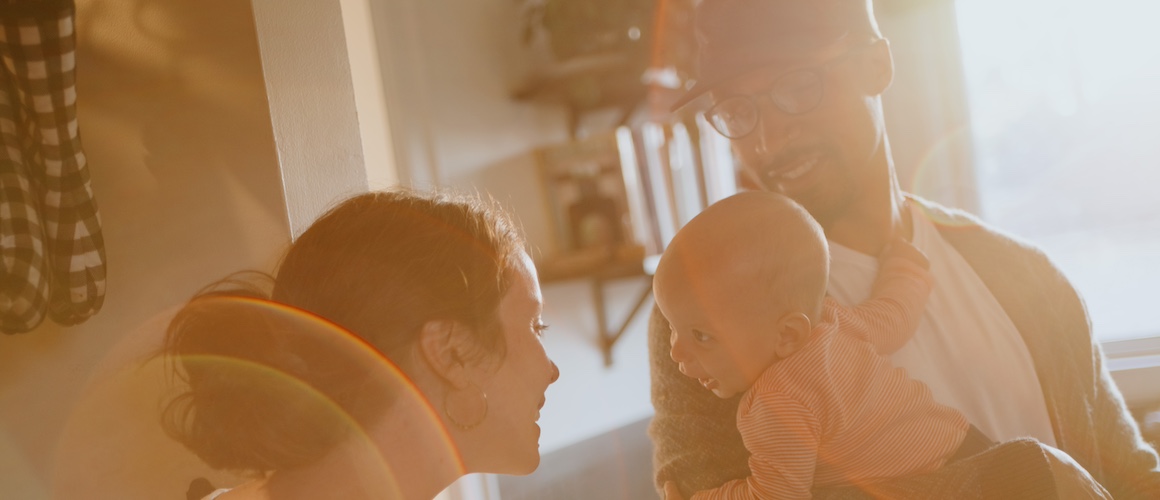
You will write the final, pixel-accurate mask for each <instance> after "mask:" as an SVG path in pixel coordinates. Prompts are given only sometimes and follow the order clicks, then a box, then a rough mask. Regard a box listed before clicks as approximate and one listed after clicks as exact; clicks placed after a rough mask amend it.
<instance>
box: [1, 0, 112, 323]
mask: <svg viewBox="0 0 1160 500" xmlns="http://www.w3.org/2000/svg"><path fill="white" fill-rule="evenodd" d="M74 13H75V9H74V7H73V4H72V2H71V1H59V0H40V1H37V0H0V24H2V26H0V28H2V29H0V62H2V63H3V64H2V67H0V142H2V143H3V144H2V147H0V330H2V331H3V332H4V333H21V332H27V331H29V330H32V329H33V328H35V327H36V326H37V325H39V324H40V322H41V321H43V320H44V318H45V316H46V315H47V316H49V317H51V318H52V320H53V321H56V322H57V323H60V324H63V325H73V324H77V323H80V322H82V321H84V320H86V319H88V318H89V317H91V316H92V315H93V314H96V312H97V311H99V310H100V308H101V305H102V303H103V301H104V295H105V248H104V239H103V238H102V236H101V225H100V217H99V215H98V213H97V205H96V202H95V201H94V200H93V191H92V187H91V186H90V183H89V173H88V170H87V169H86V161H85V155H84V151H83V150H82V149H81V142H80V136H79V134H78V132H77V119H76V33H75V31H74Z"/></svg>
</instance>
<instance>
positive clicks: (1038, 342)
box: [649, 0, 1160, 499]
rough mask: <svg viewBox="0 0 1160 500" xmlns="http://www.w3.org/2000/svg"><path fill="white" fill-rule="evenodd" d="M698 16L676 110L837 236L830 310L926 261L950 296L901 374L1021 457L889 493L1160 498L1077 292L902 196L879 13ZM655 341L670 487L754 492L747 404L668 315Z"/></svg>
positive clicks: (659, 472) (853, 5) (659, 450)
mask: <svg viewBox="0 0 1160 500" xmlns="http://www.w3.org/2000/svg"><path fill="white" fill-rule="evenodd" d="M696 16H697V19H696V22H697V32H698V37H699V44H700V61H699V63H700V65H699V70H698V79H697V83H696V85H695V86H694V87H693V88H692V89H691V90H690V91H689V93H688V94H687V95H686V96H685V97H684V98H683V99H682V100H681V101H680V102H679V103H678V106H682V105H685V104H687V103H688V102H690V101H692V100H694V99H700V98H707V100H708V101H711V102H710V104H709V107H708V108H707V110H706V118H707V119H708V120H709V121H710V123H711V124H712V125H713V126H714V128H716V129H717V130H718V131H719V132H721V133H722V134H723V135H725V136H726V137H728V138H730V140H731V142H732V146H733V149H734V152H735V154H736V156H737V157H738V158H739V160H740V161H741V163H742V166H743V170H744V173H745V175H746V176H747V177H748V179H749V180H750V181H751V182H753V183H755V184H759V185H760V186H761V187H763V188H765V189H770V190H776V191H779V192H781V193H783V194H785V195H787V196H789V197H791V198H793V199H794V200H796V201H797V202H799V203H800V204H802V205H803V206H804V207H805V208H806V209H807V210H809V211H810V213H811V214H812V215H813V216H814V218H815V219H817V221H818V222H819V223H820V224H821V225H822V227H823V228H824V229H825V232H826V236H827V238H828V239H829V240H830V247H831V252H832V253H833V256H832V269H831V280H830V283H829V287H828V292H829V293H830V294H831V295H832V296H833V297H834V298H836V299H837V300H838V301H839V302H842V303H844V304H845V305H853V304H856V303H858V302H860V301H862V300H864V299H865V298H866V297H867V296H868V294H869V288H870V284H871V283H872V281H873V278H874V275H875V274H876V271H877V268H876V263H875V259H874V257H873V256H876V255H878V254H879V253H880V252H881V251H882V249H883V247H884V246H885V245H886V243H887V242H888V241H890V239H891V238H893V237H895V236H896V235H901V236H902V237H904V238H906V239H908V240H911V241H913V243H914V244H915V246H917V247H919V248H920V249H921V250H923V251H924V252H925V253H926V254H927V256H928V258H929V259H930V261H931V271H932V273H933V275H934V278H935V282H936V287H935V291H934V293H933V294H932V296H931V300H930V302H929V304H928V306H927V309H926V312H925V315H924V318H923V321H922V323H921V325H920V328H919V330H918V332H917V333H916V334H915V336H914V339H913V340H912V341H911V342H910V343H908V344H907V345H906V346H904V347H903V348H902V349H901V350H899V352H898V353H897V354H895V355H894V356H893V357H892V360H893V361H894V363H895V364H896V365H898V366H901V367H903V368H905V369H906V370H907V371H908V373H909V374H910V375H911V376H912V377H914V378H917V379H919V380H921V381H922V382H924V383H926V384H927V385H928V386H929V387H930V388H931V390H932V391H933V393H934V395H935V398H936V400H938V401H939V402H941V403H943V404H946V405H948V406H952V407H954V408H956V409H958V410H959V411H961V412H963V413H964V414H965V415H966V416H967V418H968V420H969V421H970V422H971V423H972V424H974V425H976V426H978V427H979V428H980V429H981V430H982V431H983V432H984V433H985V434H987V435H988V436H989V437H990V438H992V439H994V440H996V441H1000V442H1007V443H1009V445H1001V446H999V447H997V448H994V449H992V450H991V451H989V452H987V453H985V454H983V455H984V456H979V457H974V458H972V459H970V460H965V461H962V462H959V463H956V464H952V465H949V466H947V467H945V468H944V470H943V471H940V472H936V473H934V474H931V475H928V476H925V477H922V478H902V479H898V480H893V481H892V482H890V483H891V484H890V485H888V486H891V487H894V489H893V490H891V489H889V488H887V489H886V490H880V491H879V492H880V493H881V492H882V491H893V492H894V493H895V494H897V495H904V494H907V493H908V494H911V495H914V496H925V497H930V496H931V494H932V492H934V491H939V492H941V493H939V495H938V496H939V497H942V496H954V495H957V496H963V497H968V496H971V495H974V496H975V497H978V498H985V497H988V496H992V497H993V496H995V495H1003V496H1004V497H1015V496H1016V495H1019V497H1023V496H1022V495H1032V494H1037V495H1038V494H1045V495H1046V494H1047V492H1048V490H1051V492H1052V493H1051V494H1059V495H1064V494H1066V492H1065V491H1063V490H1065V489H1067V488H1068V487H1069V486H1068V484H1069V482H1070V486H1071V487H1074V490H1072V491H1073V492H1079V491H1089V492H1090V494H1091V495H1092V496H1093V497H1095V498H1098V497H1099V496H1100V495H1103V494H1105V493H1104V492H1102V491H1101V490H1100V487H1099V486H1098V485H1094V483H1093V480H1094V482H1098V483H1099V485H1102V486H1103V488H1106V490H1107V492H1106V493H1110V495H1111V496H1113V497H1115V498H1117V499H1124V498H1160V460H1158V458H1157V455H1156V452H1155V451H1154V450H1153V449H1152V448H1151V447H1149V446H1148V445H1147V444H1146V443H1145V442H1144V441H1143V440H1142V439H1141V437H1140V432H1139V429H1138V428H1137V426H1136V424H1135V423H1134V421H1133V420H1132V419H1131V417H1130V415H1129V414H1128V412H1127V409H1126V407H1125V405H1124V402H1123V399H1122V397H1121V396H1120V393H1119V391H1118V390H1117V389H1116V387H1115V384H1114V383H1113V382H1112V379H1111V377H1110V376H1109V374H1108V372H1107V369H1106V368H1105V367H1104V364H1103V356H1102V353H1101V352H1100V349H1099V345H1098V344H1096V343H1094V341H1093V339H1092V337H1091V331H1090V323H1089V321H1088V317H1087V313H1086V311H1085V309H1084V305H1083V302H1082V300H1081V299H1080V298H1079V296H1078V295H1077V294H1076V292H1075V290H1074V289H1073V288H1072V287H1071V285H1070V284H1069V283H1068V282H1067V280H1066V279H1065V278H1064V277H1063V276H1062V275H1061V274H1060V273H1059V271H1058V270H1057V269H1056V268H1055V267H1054V266H1053V265H1052V264H1051V263H1050V262H1049V261H1048V260H1047V259H1046V257H1045V256H1044V255H1043V254H1042V253H1041V252H1039V251H1038V250H1036V249H1034V248H1032V247H1029V246H1027V245H1025V244H1023V243H1020V242H1018V241H1015V240H1013V239H1011V238H1010V237H1008V236H1005V235H1003V234H1000V233H998V232H997V231H995V230H994V229H993V228H990V227H988V226H986V225H983V224H981V223H980V222H979V221H977V220H976V219H974V218H972V217H970V216H968V215H966V214H964V213H961V212H957V211H952V210H947V209H945V208H942V207H940V206H938V205H935V204H933V203H930V202H928V201H925V200H921V199H918V198H915V197H912V196H909V195H907V194H905V193H903V192H902V190H901V188H900V187H899V184H898V180H897V178H896V177H895V172H894V166H893V159H892V158H891V154H890V146H889V141H888V139H887V136H886V128H885V123H884V120H883V115H882V103H881V98H880V96H881V94H882V92H883V91H885V90H886V88H887V87H888V86H889V85H890V83H891V80H892V78H893V62H892V59H891V53H890V45H889V43H888V41H886V40H885V39H883V38H882V37H881V35H880V33H879V31H878V27H877V24H876V21H875V19H874V14H873V11H872V8H871V5H870V0H702V1H701V4H700V5H699V6H698V9H697V13H696ZM649 330H650V331H649V337H650V340H649V343H650V359H651V365H652V366H651V371H652V390H653V405H654V406H655V408H656V417H655V418H654V420H653V423H652V426H651V428H650V434H651V435H652V437H653V440H654V442H655V444H656V452H655V457H654V458H655V466H656V480H657V485H658V488H660V487H662V486H663V485H664V484H665V483H666V482H669V481H672V482H674V483H675V484H676V486H677V487H678V488H679V489H680V490H681V492H682V493H683V494H684V495H686V496H688V495H690V494H692V493H694V492H696V491H698V490H702V489H707V488H712V487H715V486H719V485H720V484H722V483H724V482H726V481H728V480H731V479H736V478H740V477H744V476H746V475H748V474H749V468H748V464H747V462H746V460H747V459H748V455H747V453H746V452H745V449H744V447H743V446H742V443H741V441H740V436H739V434H738V433H737V430H736V427H735V421H734V419H735V416H736V410H737V403H738V400H737V398H734V399H732V400H717V398H716V397H715V396H713V395H712V394H711V393H709V391H706V390H704V389H703V388H702V387H701V386H700V385H698V383H697V382H696V381H695V380H691V379H689V378H687V377H683V376H681V374H680V373H679V369H680V367H679V366H678V365H677V363H675V362H673V360H672V359H671V357H670V349H672V348H673V346H671V345H670V342H669V339H670V331H669V326H668V324H667V322H666V321H665V320H664V318H663V317H662V316H661V315H660V313H659V312H658V311H656V310H654V312H653V318H652V321H651V322H650V326H649ZM1024 437H1030V438H1034V440H1035V441H1029V440H1026V439H1023V440H1017V438H1024ZM1040 443H1042V445H1041V444H1040ZM1043 445H1049V446H1043ZM1056 449H1058V450H1062V451H1063V452H1065V454H1064V453H1059V452H1058V451H1057V450H1056ZM1029 457H1030V458H1029ZM1073 459H1074V460H1073ZM1029 464H1031V465H1029ZM1077 464H1078V465H1077ZM1065 469H1066V470H1065ZM1085 471H1086V472H1085ZM1038 472H1043V474H1038ZM1089 473H1090V475H1089ZM1042 477H1049V478H1050V477H1054V483H1052V484H1049V483H1051V481H1048V482H1047V483H1040V482H1038V481H1039V479H1042ZM1089 483H1090V484H1089ZM1020 488H1022V489H1020ZM815 494H816V495H817V496H818V497H821V498H838V497H841V498H860V497H861V496H860V495H864V493H863V492H859V491H855V490H845V491H829V492H826V491H818V492H815ZM1084 498H1086V497H1084Z"/></svg>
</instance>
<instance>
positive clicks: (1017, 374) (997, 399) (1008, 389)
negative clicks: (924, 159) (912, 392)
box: [828, 204, 1055, 446]
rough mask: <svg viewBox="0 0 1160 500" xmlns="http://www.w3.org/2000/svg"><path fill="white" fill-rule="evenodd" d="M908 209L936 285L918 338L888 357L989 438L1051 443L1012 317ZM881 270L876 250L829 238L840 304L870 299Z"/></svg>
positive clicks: (834, 288)
mask: <svg viewBox="0 0 1160 500" xmlns="http://www.w3.org/2000/svg"><path fill="white" fill-rule="evenodd" d="M911 205H912V206H913V204H911ZM909 215H910V217H911V219H912V220H913V221H914V239H913V243H914V245H915V246H916V247H918V249H919V250H922V251H923V253H925V254H926V256H927V258H928V259H929V260H930V264H931V265H930V271H931V274H932V275H933V276H934V282H935V285H934V290H933V291H932V292H931V295H930V299H929V300H928V301H927V305H926V310H925V311H924V312H923V316H922V320H921V322H920V323H919V327H918V331H917V332H916V333H915V334H914V338H912V339H911V340H910V342H907V343H906V345H904V346H902V348H901V349H899V350H898V351H897V352H895V353H894V354H893V355H892V356H891V360H892V361H893V362H894V364H895V366H899V367H902V368H904V369H906V371H907V373H908V374H909V375H910V376H911V377H912V378H915V379H917V380H920V381H922V382H924V383H926V385H927V386H928V387H930V390H931V392H933V393H934V398H935V400H936V401H938V402H940V403H942V404H945V405H947V406H950V407H952V408H955V409H957V410H959V411H961V412H962V413H963V414H964V415H966V417H967V421H969V422H970V423H972V424H974V425H975V426H976V427H978V428H979V430H981V431H982V432H983V433H984V434H986V435H987V436H988V437H990V438H991V439H993V440H995V441H1008V440H1011V439H1015V438H1019V437H1033V438H1035V439H1037V440H1039V441H1041V442H1043V443H1045V444H1048V445H1052V446H1054V445H1055V434H1054V431H1053V430H1052V427H1051V419H1050V417H1049V416H1048V414H1047V404H1046V403H1045V401H1044V399H1043V390H1042V388H1041V387H1040V385H1039V378H1038V377H1037V376H1036V374H1035V367H1034V364H1033V362H1032V360H1031V355H1030V353H1028V351H1027V346H1026V344H1024V343H1023V338H1022V337H1021V336H1020V335H1019V331H1018V330H1016V329H1015V325H1014V324H1013V323H1012V322H1011V318H1009V317H1008V316H1007V313H1006V312H1005V311H1004V310H1003V307H1002V306H1001V305H1000V304H999V302H998V301H997V300H995V297H994V296H993V295H992V294H991V291H990V290H988V289H987V287H986V285H984V284H983V281H982V280H981V279H979V276H978V275H977V274H975V271H974V270H973V269H971V267H970V266H969V265H968V264H967V262H966V261H965V260H963V258H962V256H961V255H959V253H958V251H956V250H955V249H954V247H952V246H951V245H950V244H949V243H947V242H946V241H944V240H943V239H942V236H941V235H940V234H939V232H938V229H937V228H936V227H935V226H934V224H933V223H932V222H930V221H929V220H927V218H926V217H925V216H924V215H923V214H922V212H921V211H919V210H918V209H916V208H912V209H911V210H910V211H909ZM877 274H878V261H877V259H876V258H875V257H873V256H869V255H865V254H862V253H858V252H856V251H854V250H851V249H849V248H846V247H843V246H841V245H838V244H835V243H833V242H830V283H829V289H828V292H829V294H830V295H831V296H832V297H833V298H834V299H835V300H837V301H838V302H839V303H841V304H843V305H846V306H853V305H857V304H858V303H859V302H862V301H864V300H866V299H867V298H869V297H870V288H871V286H872V285H873V283H874V278H875V277H876V276H877Z"/></svg>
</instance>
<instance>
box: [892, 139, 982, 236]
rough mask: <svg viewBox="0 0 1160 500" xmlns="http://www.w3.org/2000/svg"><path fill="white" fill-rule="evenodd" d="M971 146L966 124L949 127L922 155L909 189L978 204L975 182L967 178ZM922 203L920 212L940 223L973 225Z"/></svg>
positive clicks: (942, 199) (962, 203) (939, 198)
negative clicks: (930, 208)
mask: <svg viewBox="0 0 1160 500" xmlns="http://www.w3.org/2000/svg"><path fill="white" fill-rule="evenodd" d="M971 148H972V143H971V134H970V130H969V129H968V128H967V127H966V126H958V127H955V128H953V129H951V130H949V131H947V132H946V133H945V134H943V135H942V137H940V138H939V139H938V140H936V141H934V142H932V143H931V145H930V147H928V148H927V149H926V151H925V152H923V154H922V155H921V156H920V157H919V160H918V163H917V165H916V166H915V170H914V175H913V176H912V177H911V182H910V188H909V189H908V191H909V192H911V193H914V194H917V195H919V196H922V197H924V198H929V199H933V200H936V201H940V202H944V203H946V204H948V205H949V206H975V205H976V204H977V199H976V198H977V194H976V193H975V191H974V188H973V187H971V186H974V182H973V180H971V179H970V178H965V176H970V175H971V173H970V169H969V168H967V166H966V164H967V163H968V162H969V161H970V158H971V155H970V151H971ZM919 207H920V209H921V210H920V211H919V212H920V213H921V214H922V215H923V216H924V217H926V218H927V219H928V220H930V221H931V222H933V223H934V224H936V225H938V226H944V227H959V228H963V227H971V226H974V224H972V223H971V222H969V219H966V218H958V219H956V218H952V217H951V214H950V213H949V212H941V211H932V210H928V209H927V208H926V207H922V206H921V205H920V206H919Z"/></svg>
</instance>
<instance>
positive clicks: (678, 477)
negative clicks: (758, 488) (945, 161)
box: [649, 198, 1160, 500]
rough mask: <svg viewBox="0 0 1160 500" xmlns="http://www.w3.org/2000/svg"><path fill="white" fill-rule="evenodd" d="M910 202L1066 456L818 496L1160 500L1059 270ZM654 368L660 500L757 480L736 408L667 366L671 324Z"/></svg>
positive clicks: (1023, 450)
mask: <svg viewBox="0 0 1160 500" xmlns="http://www.w3.org/2000/svg"><path fill="white" fill-rule="evenodd" d="M911 200H912V201H913V202H916V203H917V204H918V206H919V207H920V208H922V210H923V212H925V214H926V215H927V216H928V217H929V218H930V220H932V221H934V223H935V224H936V225H937V226H938V227H939V233H940V234H941V235H942V237H943V239H945V240H946V241H947V242H948V243H950V244H951V245H952V246H953V247H954V248H955V249H956V250H958V252H959V253H960V254H961V255H962V256H963V258H964V259H966V261H967V263H969V264H970V266H971V267H972V268H973V269H974V270H975V273H976V274H978V276H979V278H981V279H982V281H983V283H984V284H986V286H987V288H988V289H989V290H990V291H991V293H992V294H993V295H994V296H995V299H996V300H998V301H999V303H1000V304H1002V306H1003V309H1004V310H1005V311H1006V312H1007V315H1008V316H1010V318H1011V321H1012V322H1013V323H1014V324H1015V326H1016V328H1017V329H1018V330H1019V333H1020V335H1021V336H1022V337H1023V341H1024V342H1025V343H1026V344H1027V350H1028V351H1029V352H1030V353H1031V358H1032V360H1033V361H1034V363H1035V372H1036V374H1037V375H1038V378H1039V383H1040V385H1041V386H1042V388H1043V395H1044V399H1045V401H1046V403H1047V411H1048V415H1050V417H1051V423H1052V427H1053V429H1054V431H1055V441H1056V446H1057V447H1058V448H1059V449H1060V450H1062V451H1064V452H1066V455H1064V454H1060V453H1058V452H1057V451H1055V450H1052V449H1051V448H1050V447H1046V446H1042V445H1040V444H1039V443H1037V442H1035V441H1032V440H1017V441H1012V442H1009V443H1004V444H1001V445H998V446H996V447H993V448H991V449H990V450H988V451H987V452H984V453H982V454H980V455H976V456H975V457H972V458H969V459H966V460H962V461H960V462H956V463H955V464H952V465H949V466H946V467H943V468H942V469H941V470H939V471H936V472H933V473H930V474H926V475H922V476H917V477H910V478H902V479H897V480H891V481H889V482H887V483H885V484H880V485H876V486H874V487H873V490H871V489H870V488H866V489H865V491H860V490H857V489H854V488H844V489H835V490H817V491H815V492H814V496H815V498H822V499H839V498H840V499H855V498H870V497H871V496H873V497H888V498H963V499H967V498H980V499H982V498H1056V497H1058V496H1062V497H1064V498H1073V497H1072V496H1069V494H1079V496H1078V498H1103V497H1102V496H1101V495H1102V494H1104V492H1102V491H1100V488H1099V486H1096V485H1094V484H1091V483H1092V479H1093V478H1094V480H1095V481H1097V482H1098V483H1099V484H1100V485H1103V487H1104V488H1106V489H1107V493H1110V494H1111V496H1113V497H1115V498H1116V499H1119V500H1125V499H1137V498H1141V499H1143V498H1150V499H1160V460H1158V459H1157V455H1156V451H1155V450H1153V449H1152V448H1151V447H1150V446H1148V444H1147V443H1145V442H1144V440H1143V439H1142V438H1141V436H1140V431H1139V428H1138V427H1137V426H1136V424H1135V422H1134V421H1133V420H1132V418H1131V416H1130V415H1129V413H1128V411H1127V408H1126V406H1125V404H1124V401H1123V397H1122V396H1121V395H1120V392H1119V390H1118V389H1117V388H1116V386H1115V384H1114V383H1113V382H1112V379H1111V377H1110V376H1109V374H1108V371H1107V368H1106V367H1105V366H1104V358H1103V354H1102V353H1101V351H1100V347H1099V344H1098V343H1095V342H1093V339H1092V335H1091V325H1090V323H1089V321H1088V316H1087V312H1086V310H1085V308H1084V304H1083V302H1082V300H1081V299H1080V298H1079V296H1078V295H1077V294H1076V292H1075V290H1074V289H1073V288H1072V286H1071V285H1070V284H1069V283H1068V281H1067V280H1066V279H1065V278H1064V277H1063V275H1062V274H1060V272H1059V270H1058V269H1056V268H1055V266H1054V265H1053V264H1052V263H1051V262H1050V261H1048V259H1047V257H1046V256H1045V255H1044V254H1043V253H1042V252H1040V251H1039V250H1037V249H1035V248H1033V247H1031V246H1029V245H1027V244H1025V243H1022V242H1019V241H1016V240H1015V239H1013V238H1011V237H1010V236H1007V235H1004V234H1002V233H1000V232H998V231H997V230H995V229H993V228H990V227H988V226H986V225H984V224H983V223H981V222H980V221H978V220H977V219H975V218H974V217H972V216H970V215H968V214H966V213H963V212H960V211H954V210H948V209H945V208H943V207H940V206H938V205H935V204H933V203H930V202H928V201H925V200H921V199H918V198H911ZM649 358H650V363H651V373H652V402H653V406H654V407H655V408H656V416H655V417H654V418H653V421H652V424H651V426H650V428H649V434H650V435H651V436H652V439H653V442H654V445H655V452H654V457H653V458H654V469H655V473H656V482H657V487H658V490H659V489H660V488H661V487H662V486H663V484H664V482H665V481H674V482H675V483H676V484H677V486H678V487H679V488H680V489H681V491H682V492H683V493H684V494H685V495H686V496H689V495H691V494H692V493H693V492H696V491H699V490H702V489H708V488H712V487H716V486H720V485H721V484H723V483H725V482H726V481H729V480H732V479H737V478H742V477H746V476H748V475H750V473H749V467H748V464H747V460H748V458H749V453H748V452H747V451H746V450H745V447H744V445H743V444H742V442H741V436H740V434H739V433H738V432H737V428H736V412H737V405H738V401H739V397H734V398H732V399H728V400H722V399H718V398H717V397H716V396H714V395H712V394H711V393H709V391H705V390H704V389H703V388H701V386H700V385H699V384H697V383H696V382H695V381H693V380H691V379H688V378H687V377H684V376H682V375H681V374H680V373H679V371H678V370H677V365H676V363H674V362H673V361H672V359H670V358H669V325H668V322H667V321H666V320H665V319H664V317H663V316H662V315H661V314H660V312H659V311H658V310H656V309H654V310H653V313H652V318H651V320H650V321H649ZM979 369H980V370H988V369H993V368H991V367H985V366H980V367H979ZM963 376H964V377H967V378H969V377H970V374H969V373H964V374H963ZM1067 455H1070V457H1071V458H1074V462H1072V461H1071V460H1069V459H1068V456H1067ZM1075 463H1078V464H1079V466H1081V467H1082V468H1083V469H1086V471H1087V472H1088V473H1090V476H1089V475H1088V474H1085V473H1084V472H1083V470H1080V469H1079V468H1078V467H1075ZM1068 489H1071V491H1070V493H1069V492H1068V491H1064V490H1068ZM1085 490H1086V491H1088V492H1087V493H1081V492H1082V491H1085ZM662 496H663V495H662Z"/></svg>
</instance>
